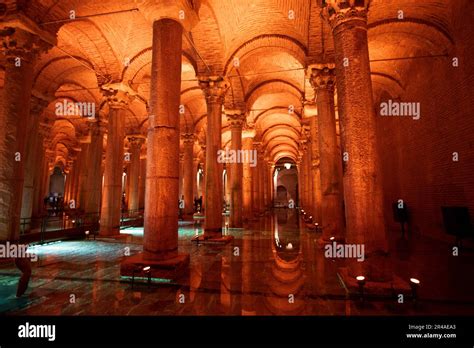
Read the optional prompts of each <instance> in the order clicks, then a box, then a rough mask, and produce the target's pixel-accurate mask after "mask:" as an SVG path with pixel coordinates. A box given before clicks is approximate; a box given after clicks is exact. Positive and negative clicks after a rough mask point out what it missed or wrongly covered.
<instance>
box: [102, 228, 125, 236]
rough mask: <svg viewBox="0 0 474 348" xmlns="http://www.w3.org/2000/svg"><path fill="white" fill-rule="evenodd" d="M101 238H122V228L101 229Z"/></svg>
mask: <svg viewBox="0 0 474 348" xmlns="http://www.w3.org/2000/svg"><path fill="white" fill-rule="evenodd" d="M99 236H100V237H110V238H114V237H117V236H120V227H101V228H100V229H99Z"/></svg>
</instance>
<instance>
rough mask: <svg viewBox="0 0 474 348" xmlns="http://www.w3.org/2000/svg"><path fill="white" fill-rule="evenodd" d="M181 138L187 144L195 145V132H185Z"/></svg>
mask: <svg viewBox="0 0 474 348" xmlns="http://www.w3.org/2000/svg"><path fill="white" fill-rule="evenodd" d="M181 139H183V143H184V144H185V145H194V133H183V134H181Z"/></svg>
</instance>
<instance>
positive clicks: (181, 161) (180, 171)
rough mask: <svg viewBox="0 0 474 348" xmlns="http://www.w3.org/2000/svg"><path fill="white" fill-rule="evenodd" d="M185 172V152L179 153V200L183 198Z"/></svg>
mask: <svg viewBox="0 0 474 348" xmlns="http://www.w3.org/2000/svg"><path fill="white" fill-rule="evenodd" d="M183 173H184V153H182V152H181V153H180V154H179V190H178V197H179V200H180V201H181V200H183Z"/></svg>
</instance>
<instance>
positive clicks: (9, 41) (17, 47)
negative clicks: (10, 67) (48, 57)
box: [0, 27, 52, 62]
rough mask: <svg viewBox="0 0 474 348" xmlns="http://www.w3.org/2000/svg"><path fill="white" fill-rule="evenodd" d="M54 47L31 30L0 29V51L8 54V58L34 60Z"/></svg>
mask: <svg viewBox="0 0 474 348" xmlns="http://www.w3.org/2000/svg"><path fill="white" fill-rule="evenodd" d="M51 48H52V45H50V44H49V43H47V42H45V41H43V40H42V39H41V38H40V37H39V36H37V35H35V34H32V33H31V32H29V31H26V30H23V29H20V28H15V27H3V28H2V29H0V52H2V53H3V54H5V55H6V57H7V60H9V61H10V60H13V62H15V61H14V59H16V58H21V59H24V60H26V61H28V62H33V61H34V60H35V59H36V58H37V56H38V55H39V54H41V53H44V52H46V51H48V50H49V49H51Z"/></svg>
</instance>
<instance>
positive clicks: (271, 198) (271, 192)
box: [268, 160, 276, 208]
mask: <svg viewBox="0 0 474 348" xmlns="http://www.w3.org/2000/svg"><path fill="white" fill-rule="evenodd" d="M274 171H275V164H274V163H273V162H272V161H271V160H269V161H268V177H269V183H268V191H269V195H268V199H269V202H268V205H269V207H270V208H273V201H274V199H275V190H276V188H275V185H274V182H273V175H274Z"/></svg>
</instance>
